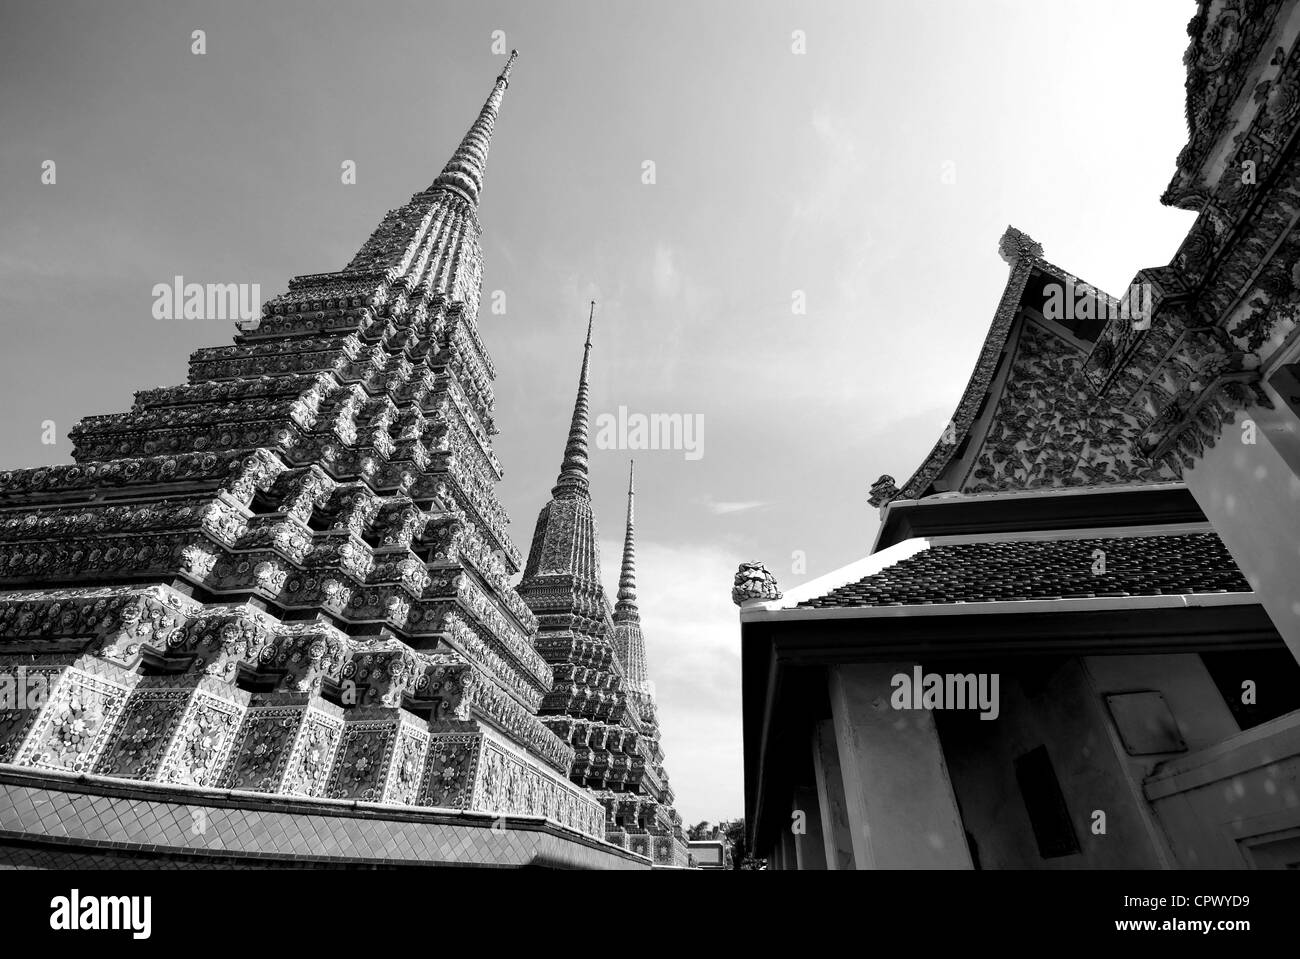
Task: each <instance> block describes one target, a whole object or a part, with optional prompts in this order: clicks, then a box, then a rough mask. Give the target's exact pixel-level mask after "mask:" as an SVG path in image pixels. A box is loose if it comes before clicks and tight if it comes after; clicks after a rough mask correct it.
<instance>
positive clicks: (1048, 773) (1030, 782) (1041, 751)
mask: <svg viewBox="0 0 1300 959" xmlns="http://www.w3.org/2000/svg"><path fill="white" fill-rule="evenodd" d="M1016 782H1017V783H1018V784H1019V785H1020V795H1021V798H1022V799H1024V801H1025V810H1026V811H1027V812H1028V813H1029V824H1030V825H1031V826H1033V829H1034V838H1035V839H1036V840H1037V841H1038V854H1039V855H1040V856H1042V857H1043V858H1044V859H1056V858H1058V857H1060V856H1072V855H1074V854H1075V853H1077V852H1079V851H1080V850H1079V837H1078V836H1077V835H1076V834H1075V832H1074V824H1073V823H1072V822H1070V810H1069V808H1068V807H1067V806H1066V805H1065V796H1064V795H1062V794H1061V784H1060V782H1058V781H1057V778H1056V770H1055V769H1053V768H1052V760H1051V757H1049V756H1048V755H1047V747H1046V746H1039V747H1038V748H1037V749H1033V750H1030V751H1029V752H1027V753H1025V754H1024V755H1023V756H1021V757H1020V758H1019V759H1017V760H1016Z"/></svg>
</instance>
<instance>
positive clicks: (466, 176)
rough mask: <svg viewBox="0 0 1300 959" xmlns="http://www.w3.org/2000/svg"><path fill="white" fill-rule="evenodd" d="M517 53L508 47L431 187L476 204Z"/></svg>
mask: <svg viewBox="0 0 1300 959" xmlns="http://www.w3.org/2000/svg"><path fill="white" fill-rule="evenodd" d="M518 56H519V51H518V50H511V51H510V58H509V59H508V60H506V65H505V69H503V70H502V71H501V76H499V77H497V82H496V84H495V85H494V86H493V87H492V92H491V93H490V94H489V95H488V98H487V102H486V103H484V104H483V109H482V110H480V111H479V114H478V119H477V120H475V121H474V125H473V126H471V127H470V128H469V132H468V133H466V134H465V139H463V140H461V141H460V146H458V147H457V148H456V152H455V153H453V154H452V155H451V159H450V160H448V161H447V165H446V166H445V167H443V168H442V172H441V173H439V174H438V179H436V180H434V181H433V186H431V187H430V188H429V190H430V191H432V190H438V189H450V190H454V191H456V192H457V193H460V194H461V195H462V196H464V197H465V198H466V199H467V200H469V202H470V203H472V204H474V205H475V206H477V205H478V197H479V192H480V191H481V190H482V189H483V171H484V169H485V168H486V167H487V154H488V145H489V144H490V143H491V142H492V128H493V127H494V126H495V125H496V120H497V111H498V110H500V109H501V96H502V94H504V93H505V92H506V88H507V87H508V86H510V68H511V67H512V66H514V63H515V59H516V58H517V57H518Z"/></svg>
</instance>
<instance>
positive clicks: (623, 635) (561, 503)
mask: <svg viewBox="0 0 1300 959" xmlns="http://www.w3.org/2000/svg"><path fill="white" fill-rule="evenodd" d="M594 317H595V303H592V305H591V315H590V316H589V317H588V320H587V340H586V343H585V344H584V346H583V351H582V369H581V372H580V373H579V376H578V394H577V399H576V400H575V401H574V405H573V418H572V420H571V422H570V426H569V437H568V441H567V443H566V444H565V448H564V459H563V462H562V463H561V465H560V475H559V478H558V479H557V480H556V483H555V486H554V488H553V489H552V490H551V500H550V502H548V503H547V504H546V505H545V506H544V507H542V511H541V513H540V515H539V516H538V517H537V526H536V528H535V530H534V533H533V542H532V548H531V549H530V551H529V555H528V562H527V564H526V565H525V567H524V575H523V579H522V581H521V582H520V584H519V587H518V590H519V595H520V596H522V597H523V599H524V601H525V602H526V603H527V604H528V606H529V608H530V609H532V611H533V613H534V614H536V616H537V624H538V632H537V643H536V646H537V651H538V652H539V653H540V654H541V655H542V656H543V658H544V659H545V660H546V662H547V664H548V665H550V667H551V669H552V672H553V674H554V677H555V681H554V684H553V686H552V688H551V692H550V694H549V695H547V696H546V697H545V698H544V699H543V700H542V706H541V710H540V716H541V719H542V721H543V722H544V723H545V724H546V725H547V726H548V727H549V728H550V729H552V730H553V731H554V732H555V733H556V734H557V735H558V736H559V737H560V738H561V739H563V740H564V741H565V742H566V743H568V744H569V745H570V746H571V747H572V748H573V750H574V758H573V766H572V769H571V771H570V777H571V779H572V780H573V781H574V782H575V783H578V784H580V785H582V786H585V787H586V788H587V789H590V790H592V791H593V792H594V793H595V794H596V795H597V796H598V797H599V798H600V800H601V802H602V803H603V804H604V806H605V810H606V814H607V819H606V839H607V840H608V841H609V842H611V843H614V844H616V845H618V846H622V847H625V848H627V849H630V850H632V851H633V852H637V853H640V854H642V855H647V856H651V857H652V859H653V860H654V862H655V864H656V865H659V866H684V865H686V864H687V862H688V853H687V847H686V839H685V836H684V834H683V833H682V829H681V817H680V816H679V815H678V813H677V811H676V810H675V809H673V808H672V802H673V791H672V787H671V786H670V785H669V782H668V775H667V773H666V772H665V770H664V766H663V752H662V750H661V748H660V745H659V726H658V720H657V717H656V707H655V701H654V695H653V690H652V688H651V686H650V682H649V679H648V678H647V674H646V663H645V645H644V641H643V640H642V637H641V624H640V613H639V611H638V609H637V603H636V549H635V541H634V529H633V520H634V513H633V490H632V485H631V477H630V476H629V486H628V514H627V532H626V538H625V545H624V550H623V565H622V570H621V573H620V577H619V591H618V605H617V606H616V607H615V609H614V611H613V612H612V613H611V610H610V606H609V600H608V598H607V596H606V594H605V588H604V586H603V585H602V584H601V566H600V535H599V531H598V527H597V524H596V517H595V515H594V513H593V511H592V504H591V484H590V479H589V475H588V448H589V441H588V419H589V414H590V410H589V375H590V370H591V331H592V321H593V319H594Z"/></svg>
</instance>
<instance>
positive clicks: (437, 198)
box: [0, 53, 671, 868]
mask: <svg viewBox="0 0 1300 959" xmlns="http://www.w3.org/2000/svg"><path fill="white" fill-rule="evenodd" d="M514 60H515V55H514V54H513V53H512V54H511V56H510V59H509V61H508V62H507V63H506V66H505V69H504V70H503V71H502V73H501V75H500V77H498V79H497V80H496V83H495V84H494V86H493V88H492V91H491V94H490V96H489V97H488V99H487V102H486V103H485V104H484V106H483V108H482V110H481V111H480V113H479V114H478V117H477V118H476V119H475V121H474V122H473V125H472V126H471V127H470V129H469V132H468V133H467V134H466V135H465V137H464V139H463V140H462V141H461V143H460V145H459V146H458V147H457V148H456V150H455V152H454V154H453V155H452V157H451V159H450V161H448V163H447V164H446V166H445V167H444V168H443V169H442V171H441V173H439V174H438V176H437V178H436V179H435V180H434V182H433V184H432V185H431V186H430V187H429V188H428V189H426V190H423V191H422V192H420V193H417V194H415V195H414V196H413V197H412V198H411V200H410V201H409V202H408V203H407V204H405V205H404V206H402V207H400V208H399V209H396V210H393V211H392V212H390V213H389V214H388V215H387V216H386V217H385V218H384V219H383V221H382V222H381V223H380V225H379V227H378V228H377V229H376V230H375V231H374V233H373V234H372V235H371V236H370V238H369V239H368V240H367V241H366V242H365V244H364V245H363V246H362V247H361V249H360V251H359V252H358V253H357V254H356V256H355V257H354V258H353V259H352V261H351V262H350V263H349V264H348V265H347V266H346V267H345V268H344V269H342V270H340V271H337V272H333V273H323V274H315V275H307V276H299V277H296V278H295V279H293V280H292V281H291V282H290V284H289V288H288V292H286V293H284V294H282V295H280V296H278V297H276V298H274V299H273V300H271V301H269V302H268V303H266V304H265V305H264V306H263V308H262V316H261V318H260V320H257V321H253V322H249V323H246V324H243V325H242V326H241V329H240V331H239V333H238V335H236V336H235V339H234V343H233V345H229V346H219V347H213V348H208V349H200V350H198V351H197V352H195V353H194V354H193V355H192V357H191V359H190V365H189V379H188V382H187V383H185V384H183V385H179V386H173V387H167V388H159V389H148V390H143V391H140V392H138V393H137V394H136V396H135V404H134V406H133V407H132V408H131V409H130V410H129V411H128V412H125V413H120V414H114V415H108V416H91V417H87V418H86V419H84V420H82V421H81V423H79V424H78V425H77V426H76V427H75V428H74V429H73V431H72V433H71V438H72V440H73V442H74V446H75V449H74V452H73V460H74V462H73V463H72V464H69V465H62V466H51V467H47V468H41V469H22V470H15V471H11V472H3V473H0V589H2V590H3V591H0V864H7V865H20V866H62V867H68V866H77V867H91V866H97V867H122V866H142V865H143V866H161V865H172V866H185V867H191V866H204V865H212V866H232V865H244V866H247V865H256V864H260V865H313V866H340V865H342V866H351V865H374V864H378V865H392V864H399V865H436V864H439V863H455V864H471V865H525V864H549V865H560V866H569V867H612V868H648V867H650V865H651V857H652V855H657V853H656V852H654V851H652V850H650V849H648V848H646V847H644V846H637V845H636V844H634V843H630V842H623V841H621V840H620V841H619V842H617V843H611V842H609V841H607V838H608V837H609V836H610V835H611V833H612V832H613V833H617V832H618V831H619V829H624V830H626V831H627V832H628V833H629V834H630V833H632V832H635V831H636V829H642V831H643V832H650V833H653V834H657V833H655V830H659V829H660V828H661V827H664V828H666V826H665V824H664V821H663V813H662V811H661V808H660V807H657V806H654V803H655V802H660V801H663V802H667V801H670V799H671V795H670V794H669V793H668V791H667V783H666V780H661V779H660V778H659V774H660V771H661V770H660V767H658V766H657V765H656V764H657V763H658V762H659V754H658V751H657V743H656V741H655V735H654V731H653V725H652V723H650V722H647V721H646V720H643V719H642V716H643V715H644V714H645V710H644V709H642V710H641V712H640V713H638V712H637V711H636V708H630V707H629V704H634V705H635V706H636V707H637V708H640V707H639V700H636V699H635V697H633V698H632V699H628V698H627V697H628V696H629V694H627V693H625V692H624V688H623V686H622V682H623V670H622V667H621V666H620V665H619V664H618V663H616V662H615V661H614V659H613V654H612V650H613V646H612V641H611V640H610V639H609V638H608V636H609V634H611V633H612V630H610V629H609V628H608V627H609V616H608V614H606V613H604V612H603V609H604V607H603V606H602V605H601V603H602V602H603V596H602V595H601V594H599V593H598V592H596V593H592V592H591V591H590V589H589V586H590V583H591V582H598V576H597V567H596V565H595V564H594V553H593V552H589V551H587V552H584V551H583V550H572V551H571V552H570V558H571V559H573V560H574V561H577V562H581V563H585V564H588V565H584V566H583V567H582V570H581V575H580V576H575V575H573V574H572V573H568V572H566V573H565V575H566V576H569V577H570V579H571V581H574V582H575V583H578V584H579V585H580V587H581V588H580V589H579V590H578V593H577V598H576V599H575V602H580V603H581V607H580V608H576V609H571V610H568V611H567V612H566V613H565V614H562V615H558V617H557V616H552V615H551V614H550V613H549V612H547V613H545V614H544V615H543V616H542V617H541V619H542V623H541V626H542V631H541V633H540V635H539V633H538V629H539V619H538V617H537V616H535V615H534V612H533V611H532V610H530V609H529V607H528V605H527V604H526V603H525V601H524V599H523V598H522V597H521V595H520V593H519V592H518V591H517V590H516V589H515V588H513V587H512V585H511V577H512V576H514V575H515V574H516V573H517V572H518V571H519V569H520V567H521V565H522V557H521V555H520V554H519V551H518V550H517V549H516V547H515V545H514V543H513V542H512V541H511V539H510V536H509V534H508V532H507V522H508V519H507V516H506V514H505V511H504V510H503V509H502V507H501V505H500V503H499V502H498V499H497V495H496V491H495V490H496V484H497V482H498V481H499V480H500V478H501V475H502V474H501V466H500V464H499V462H498V460H497V457H496V455H495V454H494V452H493V449H492V437H493V435H494V434H496V432H497V426H496V422H495V419H494V405H493V379H494V376H495V371H494V368H493V365H492V361H491V359H490V358H489V355H488V352H487V349H486V347H485V344H484V342H483V340H482V339H481V337H480V330H479V325H478V322H477V320H478V305H479V296H480V284H481V273H482V254H481V244H480V237H481V227H480V224H479V219H478V203H479V197H480V193H481V191H482V188H483V178H484V169H485V164H486V159H487V153H488V146H489V143H490V140H491V137H492V133H493V127H494V125H495V122H496V119H497V115H498V110H499V108H500V106H501V102H502V97H503V95H504V93H505V91H506V88H507V86H508V83H509V75H510V70H511V66H512V65H513V63H514ZM582 402H583V403H585V396H584V397H583V399H582ZM584 415H585V414H584ZM577 455H578V454H576V453H575V458H567V457H566V468H565V472H564V473H563V474H562V476H561V482H560V485H559V486H558V487H557V494H556V495H557V503H556V504H553V506H552V507H551V512H552V514H553V515H554V517H555V521H556V523H557V525H558V524H561V523H563V522H572V521H574V520H581V521H582V523H583V524H586V525H581V531H582V533H583V534H584V535H587V534H590V535H592V536H593V537H594V532H595V527H594V522H592V521H591V520H590V506H589V501H588V500H587V499H586V498H585V496H580V495H578V494H579V493H585V482H586V467H585V459H583V460H579V459H577V458H576V456H577ZM582 455H583V456H585V450H584V451H583V453H582ZM565 510H567V511H568V512H564V511H565ZM584 510H585V512H584ZM561 514H563V515H561ZM564 517H567V519H565V518H564ZM629 535H630V532H629ZM546 542H547V544H548V545H549V544H550V542H551V541H550V540H546ZM588 545H589V546H590V547H591V549H593V550H594V540H593V541H591V542H590V543H585V542H584V548H585V547H586V546H588ZM537 552H538V547H537V546H535V547H534V559H533V560H532V561H530V564H529V565H530V573H531V574H532V575H534V576H535V575H536V572H537ZM630 555H631V554H630V552H629V556H630ZM545 563H547V564H549V563H551V557H550V554H546V556H545ZM547 568H548V569H549V568H550V566H547ZM629 575H630V569H629ZM583 577H587V578H583ZM529 595H530V597H531V598H533V599H534V603H535V605H537V604H536V602H535V595H534V594H533V593H530V594H529ZM539 608H541V607H540V606H539ZM632 609H633V610H634V609H635V604H634V601H633V606H632ZM558 619H563V620H564V624H563V625H561V624H560V623H559V622H558V621H557V620H558ZM570 620H571V621H572V622H571V623H570ZM570 626H571V627H572V628H570ZM566 636H567V637H571V640H570V642H571V648H570V651H569V652H566V651H565V650H564V649H563V648H562V647H563V645H564V643H565V642H566V640H565V637H566ZM602 657H603V658H602ZM637 688H638V689H639V688H640V687H637ZM566 709H568V710H570V711H571V712H572V714H573V716H572V718H571V719H569V720H563V719H562V718H561V717H563V716H564V715H565V714H566ZM649 713H650V715H651V716H653V709H652V708H651V709H650V711H649ZM566 722H567V723H568V725H567V726H566V725H565V723H566ZM641 764H644V767H645V768H644V769H643V768H642V767H641ZM571 777H576V778H578V779H579V782H578V783H575V782H574V781H573V779H572V778H571ZM584 786H587V787H590V788H584ZM593 790H601V792H599V793H597V792H594V791H593ZM638 790H639V791H638ZM610 795H615V796H620V797H621V796H624V795H626V796H629V797H631V796H639V797H641V796H644V797H645V800H644V807H645V808H647V809H649V808H653V813H647V812H640V813H638V815H639V816H640V817H641V818H640V819H638V820H637V821H636V822H635V823H633V822H630V821H628V822H623V823H622V824H621V825H619V826H617V827H616V826H614V825H612V823H614V822H615V821H616V820H615V818H611V817H615V816H616V815H617V813H615V812H614V811H613V810H612V807H611V800H610V798H609V797H610ZM663 808H666V807H663ZM620 822H621V821H620ZM652 826H653V827H654V828H653V829H652V828H651V827H652ZM634 827H635V828H634ZM642 827H644V828H642Z"/></svg>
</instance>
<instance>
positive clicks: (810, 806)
mask: <svg viewBox="0 0 1300 959" xmlns="http://www.w3.org/2000/svg"><path fill="white" fill-rule="evenodd" d="M794 811H795V812H801V813H803V829H804V831H803V832H802V833H798V832H797V833H795V834H794V854H795V859H796V862H797V865H798V868H799V869H800V870H804V869H825V868H826V844H825V842H824V841H823V840H822V817H821V810H820V807H819V805H818V802H817V790H816V789H814V788H812V787H811V786H803V787H800V788H798V789H796V790H795V791H794Z"/></svg>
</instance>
